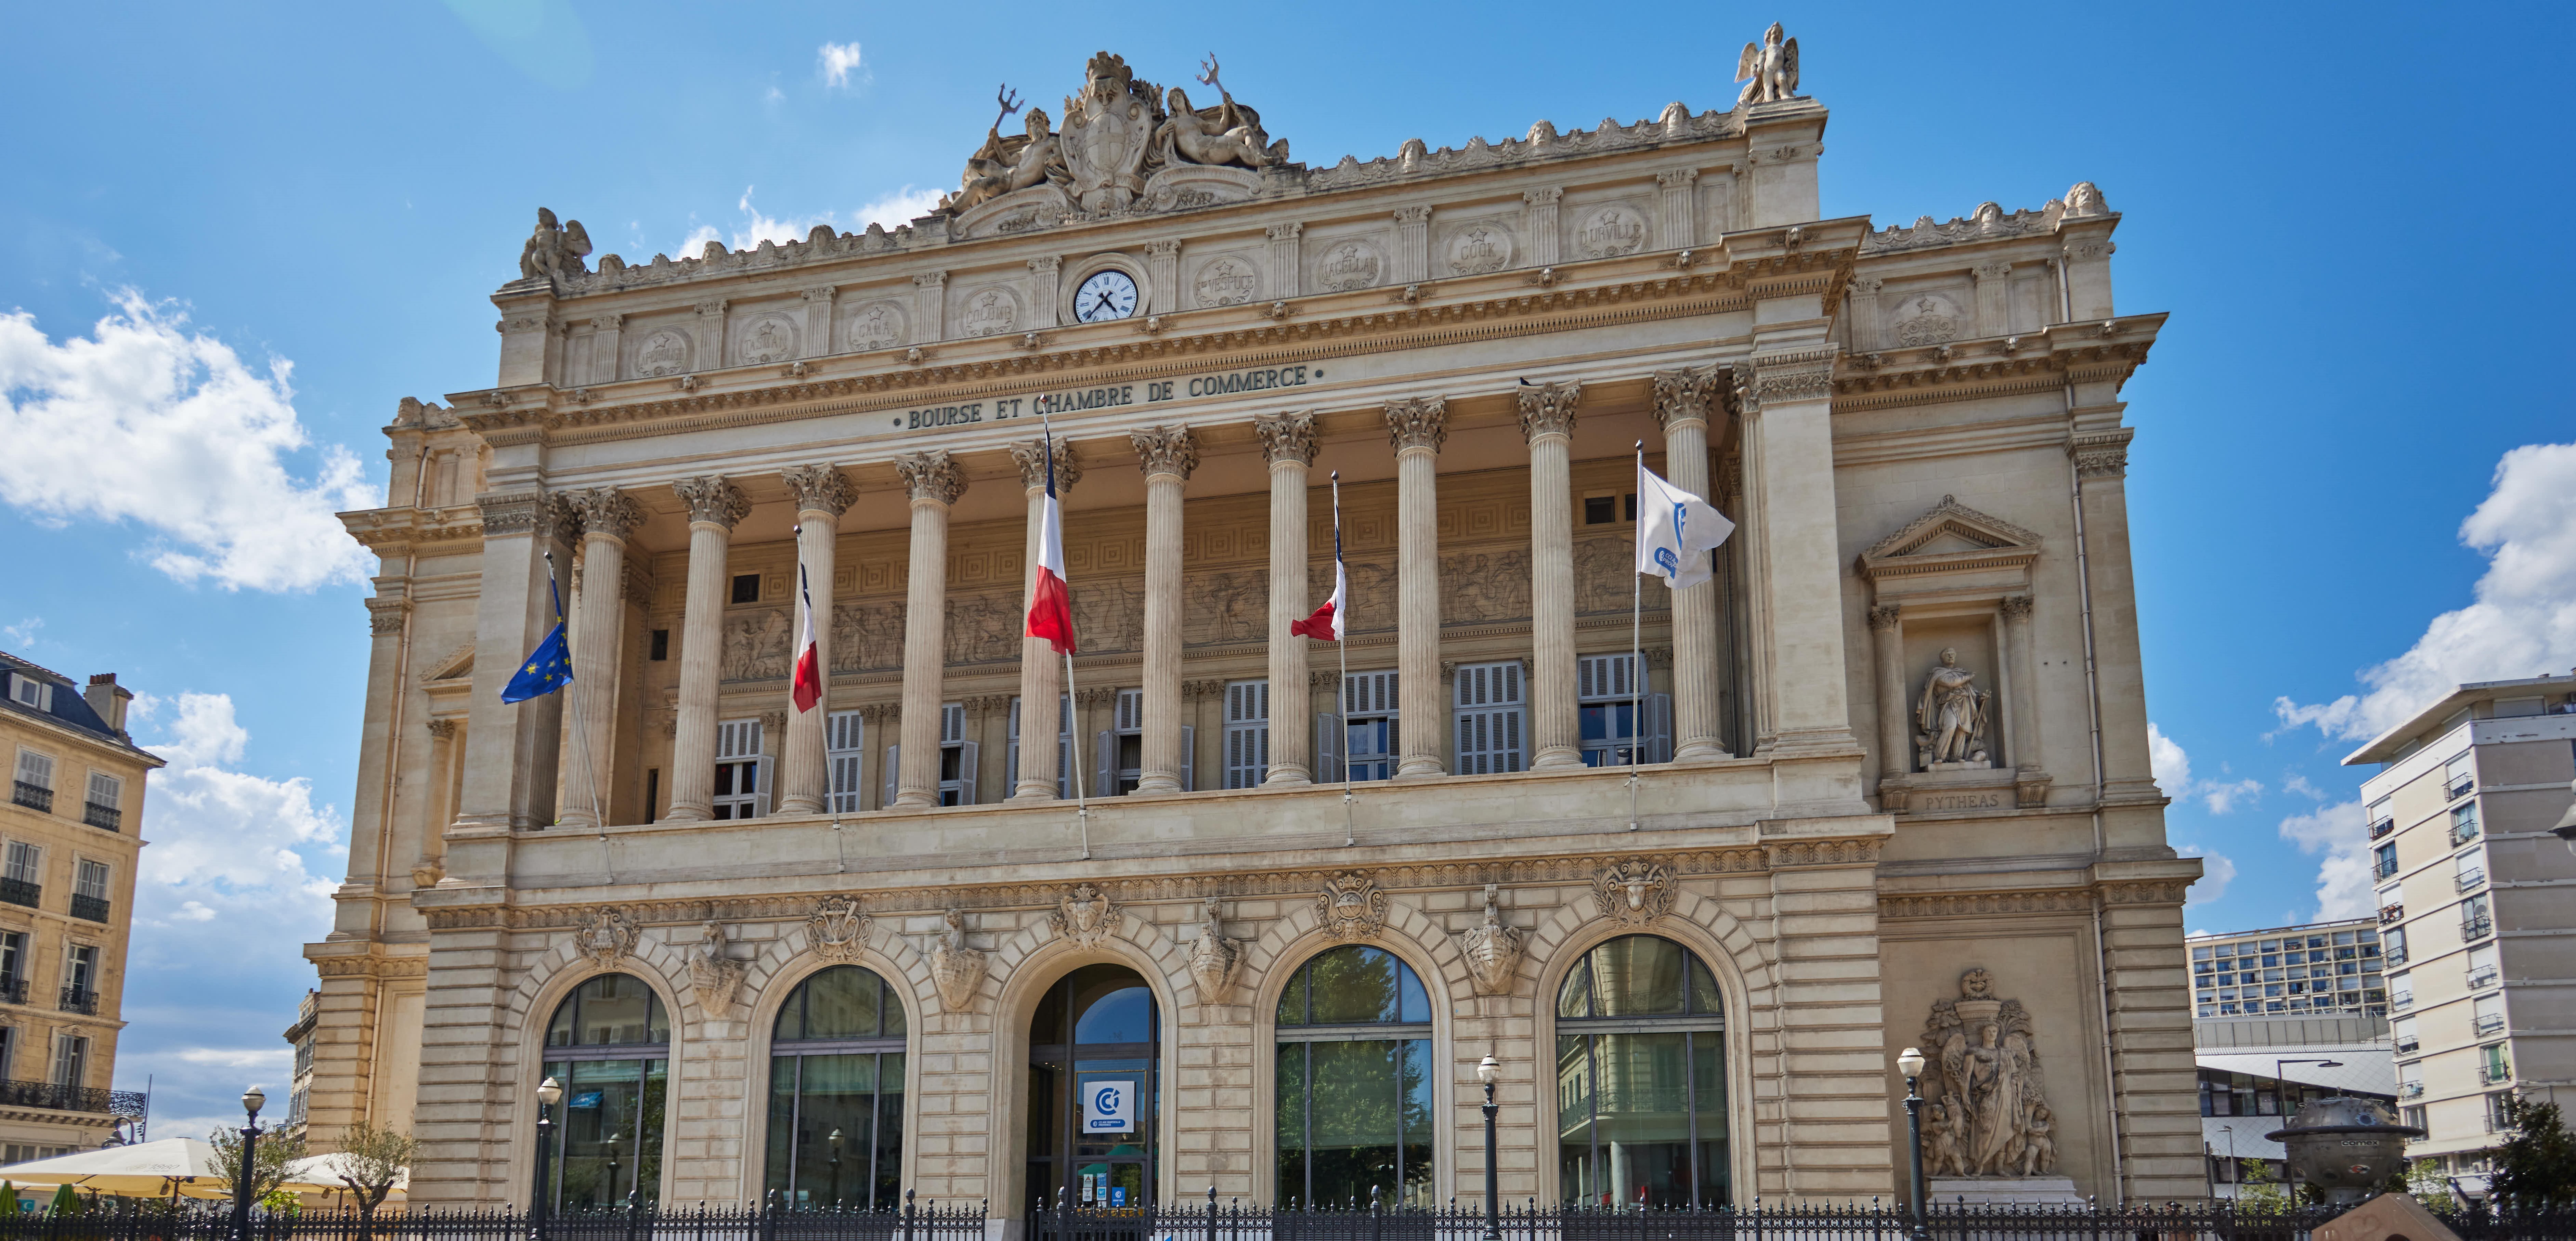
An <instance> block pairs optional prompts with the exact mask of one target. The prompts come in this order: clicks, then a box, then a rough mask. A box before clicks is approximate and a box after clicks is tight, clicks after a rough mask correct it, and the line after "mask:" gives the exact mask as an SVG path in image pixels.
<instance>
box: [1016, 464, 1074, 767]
mask: <svg viewBox="0 0 2576 1241" xmlns="http://www.w3.org/2000/svg"><path fill="white" fill-rule="evenodd" d="M1046 445H1047V441H1046V440H1044V439H1034V440H1030V441H1029V442H1027V443H1025V444H1013V445H1011V460H1013V461H1016V462H1018V463H1019V466H1020V486H1021V488H1022V489H1023V490H1025V491H1026V492H1027V493H1028V498H1029V533H1028V543H1027V548H1028V550H1027V554H1026V555H1024V556H1023V557H1022V558H1021V562H1022V563H1023V564H1025V565H1027V566H1028V575H1027V581H1026V582H1025V583H1024V584H1023V586H1022V588H1021V591H1020V615H1021V616H1023V617H1026V616H1027V615H1028V612H1029V608H1030V607H1031V606H1032V605H1034V604H1035V603H1036V602H1037V582H1038V532H1039V523H1040V522H1041V521H1043V520H1044V519H1045V517H1046V483H1047V468H1046V467H1047V458H1046ZM1081 480H1082V462H1081V461H1080V460H1079V459H1078V457H1077V456H1076V454H1075V453H1074V451H1073V441H1071V440H1057V441H1055V492H1056V498H1057V502H1058V503H1059V504H1060V503H1062V501H1063V498H1064V497H1065V496H1066V495H1069V494H1071V493H1072V491H1073V485H1074V484H1075V483H1077V482H1080V481H1081ZM1023 632H1025V630H1023ZM1076 636H1077V637H1079V636H1080V635H1078V634H1077V635H1076ZM1063 674H1064V665H1063V664H1062V663H1060V662H1058V660H1057V657H1056V653H1055V647H1054V646H1053V645H1052V644H1050V643H1049V642H1048V641H1047V640H1046V639H1044V638H1029V637H1023V638H1021V639H1020V780H1019V783H1018V785H1016V786H1015V787H1013V788H1012V790H1011V800H1012V801H1054V800H1055V782H1056V779H1057V778H1058V776H1059V775H1061V774H1062V773H1060V772H1059V771H1057V769H1056V760H1057V758H1058V757H1059V755H1058V753H1057V750H1056V735H1057V733H1059V732H1060V731H1062V729H1063V728H1064V709H1063V708H1062V707H1061V706H1059V705H1057V704H1058V702H1059V701H1060V700H1061V699H1062V697H1063V695H1064V684H1063ZM1076 761H1079V758H1078V757H1077V760H1076Z"/></svg>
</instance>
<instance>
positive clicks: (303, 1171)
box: [283, 1153, 411, 1202]
mask: <svg viewBox="0 0 2576 1241" xmlns="http://www.w3.org/2000/svg"><path fill="white" fill-rule="evenodd" d="M343 1173H348V1174H349V1175H351V1176H355V1175H356V1173H355V1172H354V1170H353V1169H352V1168H351V1166H350V1161H349V1156H348V1155H346V1154H345V1153H342V1154H330V1155H314V1156H311V1157H309V1158H305V1159H298V1160H296V1161H295V1162H293V1163H291V1164H288V1165H286V1183H285V1185H284V1186H283V1188H286V1189H291V1190H295V1191H298V1192H302V1193H318V1192H330V1193H342V1192H346V1191H347V1190H348V1188H349V1182H347V1181H344V1180H342V1179H340V1177H341V1174H343ZM410 1189H411V1169H409V1168H405V1169H403V1170H402V1173H401V1175H399V1176H396V1177H395V1178H394V1187H393V1192H392V1193H391V1194H389V1195H387V1196H386V1199H385V1200H386V1201H387V1202H392V1201H394V1200H396V1199H399V1198H402V1197H405V1196H406V1195H407V1194H408V1192H409V1191H410Z"/></svg>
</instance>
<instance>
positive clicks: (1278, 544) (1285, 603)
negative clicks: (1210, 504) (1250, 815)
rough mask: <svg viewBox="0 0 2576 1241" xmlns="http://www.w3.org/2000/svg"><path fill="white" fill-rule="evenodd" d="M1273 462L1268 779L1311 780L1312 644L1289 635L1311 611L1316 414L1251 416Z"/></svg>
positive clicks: (1267, 781) (1265, 454)
mask: <svg viewBox="0 0 2576 1241" xmlns="http://www.w3.org/2000/svg"><path fill="white" fill-rule="evenodd" d="M1252 431H1253V434H1255V435H1258V436H1260V437H1261V455H1262V456H1263V457H1265V458H1267V459H1268V460H1269V462H1270V687H1269V690H1270V769H1269V771H1268V772H1267V773H1265V774H1264V775H1263V776H1262V778H1261V782H1262V783H1263V784H1312V783H1314V780H1315V760H1314V749H1315V743H1314V734H1313V732H1312V731H1311V730H1309V729H1308V728H1307V727H1306V643H1305V641H1304V640H1303V639H1301V638H1299V637H1298V636H1297V635H1295V634H1292V633H1290V632H1288V627H1289V626H1290V625H1293V624H1296V623H1297V622H1298V621H1301V620H1304V619H1305V618H1306V614H1307V613H1308V612H1309V611H1311V610H1312V609H1311V608H1309V607H1308V606H1307V603H1308V600H1307V598H1306V591H1307V586H1306V473H1307V471H1308V470H1310V469H1312V468H1313V467H1314V464H1315V416H1314V415H1313V414H1311V413H1306V412H1304V411H1299V412H1296V413H1288V414H1279V415H1276V416H1263V417H1259V418H1255V419H1253V420H1252Z"/></svg>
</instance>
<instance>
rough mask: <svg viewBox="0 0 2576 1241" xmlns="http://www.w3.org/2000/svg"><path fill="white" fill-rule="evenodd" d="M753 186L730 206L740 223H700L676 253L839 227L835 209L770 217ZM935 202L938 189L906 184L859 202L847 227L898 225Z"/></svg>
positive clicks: (781, 240)
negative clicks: (712, 243) (728, 226)
mask: <svg viewBox="0 0 2576 1241" xmlns="http://www.w3.org/2000/svg"><path fill="white" fill-rule="evenodd" d="M757 188H758V187H756V186H748V185H746V186H744V187H743V189H742V197H741V198H740V199H739V200H737V201H736V202H735V203H734V209H735V210H736V211H739V212H741V213H742V222H741V224H740V225H738V226H736V227H734V228H732V229H724V228H718V227H717V226H715V225H713V224H704V223H701V224H699V225H697V226H696V227H695V228H693V229H691V230H690V231H689V235H688V236H687V237H686V238H684V239H683V240H682V241H681V242H680V250H679V252H680V253H681V254H683V255H696V254H700V253H703V252H704V251H705V249H706V245H707V243H708V242H710V241H721V242H725V243H726V244H728V245H729V246H731V248H733V249H736V250H750V249H753V248H756V247H757V246H759V245H760V243H761V242H764V241H768V242H773V243H777V244H780V245H784V244H786V243H787V242H791V241H803V240H805V239H806V238H807V237H809V236H811V235H812V234H813V232H814V226H815V225H817V224H828V225H830V226H832V227H833V228H834V229H835V230H838V229H840V228H842V227H843V225H842V222H841V216H840V213H839V212H836V211H818V212H815V213H813V214H811V215H791V216H772V215H770V214H768V213H767V212H764V211H762V210H761V209H760V208H759V207H757V206H754V205H753V204H752V193H753V191H754V190H755V189H757ZM938 205H939V191H937V190H924V189H916V188H914V187H912V186H910V185H906V186H904V187H903V188H902V189H899V190H893V191H890V192H888V193H885V194H880V195H878V196H877V197H875V198H873V199H870V200H868V201H867V202H865V203H863V204H861V205H860V207H859V209H858V210H857V211H854V212H851V213H850V221H851V222H850V223H849V225H848V228H849V229H850V230H852V231H858V230H863V229H865V228H867V226H868V225H870V224H881V225H884V226H885V227H887V228H890V229H891V228H896V227H900V226H902V225H905V224H910V223H912V221H913V219H914V217H916V216H919V215H921V214H922V213H924V212H927V211H929V210H930V209H931V208H932V207H936V206H938ZM693 218H694V217H693Z"/></svg>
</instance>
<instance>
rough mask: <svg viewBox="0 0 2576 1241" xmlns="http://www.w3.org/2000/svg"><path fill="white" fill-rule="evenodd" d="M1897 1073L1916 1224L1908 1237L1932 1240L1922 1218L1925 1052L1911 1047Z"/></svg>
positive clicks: (1901, 1058) (1900, 1056)
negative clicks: (1902, 1079) (1902, 1078)
mask: <svg viewBox="0 0 2576 1241" xmlns="http://www.w3.org/2000/svg"><path fill="white" fill-rule="evenodd" d="M1896 1071H1897V1072H1899V1073H1902V1074H1904V1075H1905V1139H1906V1141H1905V1155H1906V1160H1907V1166H1908V1167H1909V1168H1911V1169H1912V1171H1913V1179H1912V1185H1913V1190H1914V1195H1913V1200H1914V1223H1913V1227H1912V1228H1911V1229H1910V1230H1909V1231H1908V1232H1907V1234H1906V1235H1907V1236H1909V1237H1912V1238H1913V1239H1914V1241H1925V1238H1928V1237H1929V1236H1931V1230H1930V1229H1929V1228H1928V1227H1927V1226H1926V1224H1925V1221H1924V1215H1923V1091H1922V1089H1921V1085H1920V1084H1921V1082H1922V1080H1923V1052H1922V1049H1920V1048H1915V1047H1908V1048H1906V1049H1905V1050H1904V1051H1902V1052H1899V1053H1898V1054H1897V1057H1896Z"/></svg>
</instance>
